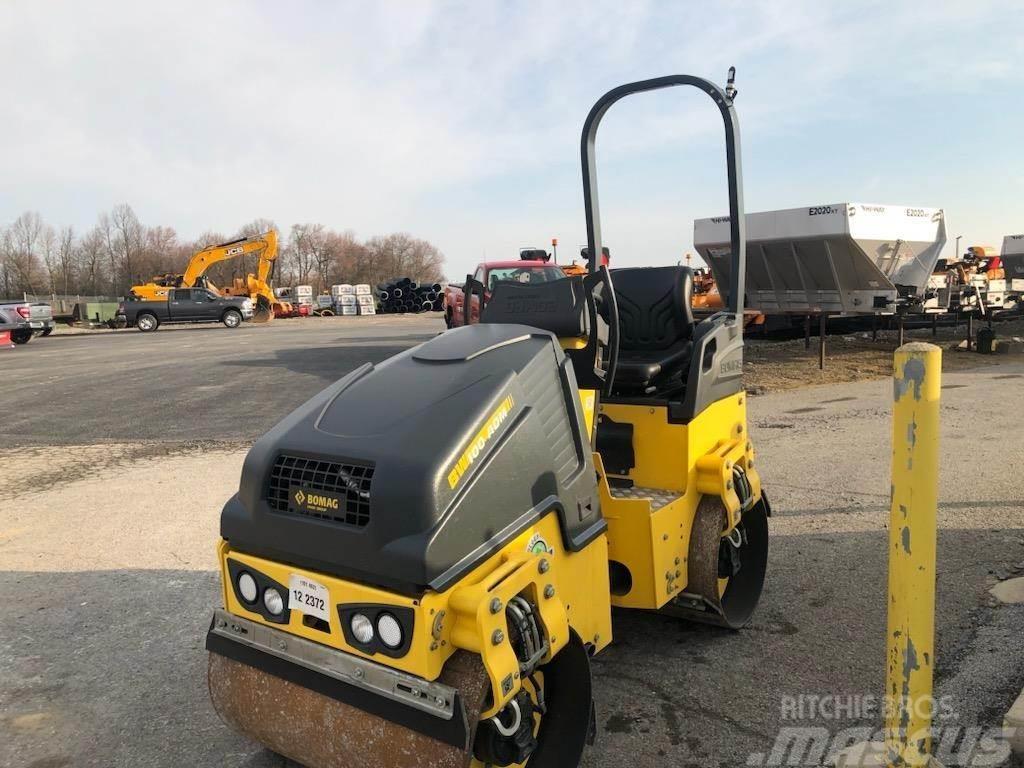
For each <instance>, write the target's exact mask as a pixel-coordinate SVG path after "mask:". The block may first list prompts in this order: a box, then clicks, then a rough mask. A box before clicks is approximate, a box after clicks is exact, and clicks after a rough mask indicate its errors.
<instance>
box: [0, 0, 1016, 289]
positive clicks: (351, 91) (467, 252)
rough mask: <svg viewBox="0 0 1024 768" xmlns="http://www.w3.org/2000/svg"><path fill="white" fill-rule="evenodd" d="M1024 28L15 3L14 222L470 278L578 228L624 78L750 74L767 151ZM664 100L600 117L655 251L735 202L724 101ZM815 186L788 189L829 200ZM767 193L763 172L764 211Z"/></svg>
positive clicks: (567, 10)
mask: <svg viewBox="0 0 1024 768" xmlns="http://www.w3.org/2000/svg"><path fill="white" fill-rule="evenodd" d="M1020 17H1021V11H1020V9H1019V3H1015V2H972V3H971V4H969V5H968V4H962V3H927V4H925V3H911V4H898V6H897V7H894V4H891V3H882V2H865V3H843V4H829V3H821V2H805V1H804V0H772V1H768V0H764V1H763V2H739V1H736V2H726V3H718V4H715V5H711V4H701V5H694V4H682V3H679V4H674V3H673V4H667V3H653V2H652V3H645V2H630V3H621V2H524V3H516V4H499V3H454V2H426V0H424V1H422V2H420V1H410V2H381V3H342V4H328V3H314V2H308V3H288V4H271V3H264V4H253V3H231V2H224V3H220V2H218V3H210V2H202V3H200V2H177V3H165V4H149V3H130V2H114V1H110V2H96V3H88V4H85V3H78V4H73V3H68V4H62V5H55V4H49V3H35V2H8V3H4V4H3V5H0V29H2V30H3V32H0V35H2V38H0V67H2V68H3V70H4V71H5V73H8V77H7V78H6V81H7V82H6V85H5V90H6V93H5V104H6V106H7V110H6V114H5V118H4V120H2V121H0V141H2V142H3V146H5V147H7V148H11V147H14V148H17V150H16V151H14V152H8V153H6V157H5V172H4V174H2V178H0V222H2V221H8V220H11V219H13V218H14V217H15V216H17V215H18V213H20V212H21V211H22V210H25V209H37V210H40V211H41V212H42V213H43V214H44V216H46V217H47V218H48V219H49V220H51V221H54V222H55V223H74V224H75V225H76V226H78V227H79V228H82V227H85V226H88V225H89V224H90V223H91V222H92V221H93V220H94V217H95V215H96V213H97V212H98V211H99V210H102V209H106V208H109V207H111V206H112V205H114V204H116V203H118V202H122V201H128V202H130V203H132V205H133V206H135V208H136V209H137V210H138V212H139V214H140V216H141V217H142V218H143V219H144V220H145V221H147V222H148V223H154V224H155V223H164V224H170V225H173V226H175V227H177V228H178V229H179V231H180V232H182V234H184V235H185V236H194V235H196V234H198V233H199V232H201V231H203V230H207V229H213V230H219V231H231V230H232V229H233V228H235V227H237V226H238V225H239V224H240V223H242V222H244V221H248V220H250V219H252V218H254V217H256V216H267V217H270V218H273V219H275V220H276V221H277V222H278V223H279V224H280V225H282V226H283V227H284V228H285V229H286V228H287V227H288V226H289V225H290V224H291V223H293V222H298V221H317V220H318V221H323V222H324V223H326V224H328V225H330V226H334V227H338V228H351V229H354V230H356V231H357V232H359V233H360V234H364V235H369V234H372V233H375V232H382V231H391V230H396V229H410V230H414V231H416V232H417V234H423V235H426V236H428V237H430V238H431V239H433V240H435V241H436V242H438V244H439V245H440V246H441V248H442V249H443V250H444V251H445V252H446V253H448V254H449V256H450V258H451V261H452V263H453V269H452V270H451V271H452V272H453V274H459V272H460V271H462V270H464V269H465V267H466V266H467V265H468V264H469V262H471V261H472V260H474V259H475V258H477V256H478V255H479V254H480V252H481V251H482V250H483V249H487V250H488V251H489V252H490V253H492V254H495V255H496V252H497V251H499V250H503V249H506V248H508V247H509V246H508V244H510V243H516V244H517V245H521V244H527V243H529V242H531V241H532V242H540V241H541V240H546V239H547V238H548V237H549V236H550V235H551V234H559V235H561V237H562V238H563V241H564V242H574V241H578V240H580V239H582V234H581V233H582V215H581V213H582V212H581V210H580V193H579V180H578V174H579V170H578V159H577V158H578V154H577V153H578V140H579V139H578V132H579V128H580V125H581V123H582V119H583V117H584V115H585V114H586V112H587V110H588V109H589V106H590V104H591V103H592V102H593V101H594V100H595V99H596V97H597V96H598V95H600V93H602V92H603V91H604V90H606V89H607V88H609V87H612V86H614V85H617V84H619V83H621V82H624V81H628V80H631V79H639V78H644V77H649V76H655V75H660V74H665V73H668V72H676V71H686V72H691V73H694V74H701V75H705V76H709V77H712V78H713V79H716V80H718V81H722V80H724V76H725V71H726V69H727V67H728V66H730V65H731V64H736V65H737V66H738V68H739V88H740V99H739V108H740V112H741V117H742V120H743V126H744V136H745V137H746V139H747V142H748V146H751V147H753V148H754V150H755V152H766V151H767V152H769V153H774V154H778V152H779V150H778V148H779V147H785V148H786V150H784V151H790V150H791V149H792V148H793V147H799V146H801V145H803V144H806V143H807V141H808V132H809V131H812V130H814V129H815V127H817V126H820V124H821V123H822V121H829V120H832V121H837V122H840V123H841V122H842V121H843V120H844V118H843V115H846V116H848V117H847V118H846V120H847V122H850V123H854V122H858V121H860V120H862V116H863V114H864V112H865V110H866V109H874V108H873V107H869V105H871V104H872V103H873V102H874V101H876V100H877V101H878V102H881V103H884V104H885V105H886V106H885V112H886V113H887V116H888V117H889V118H891V119H900V120H903V119H907V118H906V117H905V116H903V115H901V114H900V112H899V110H900V107H899V100H900V98H901V96H902V95H903V94H906V93H912V94H914V95H915V96H917V97H921V96H922V95H926V96H927V95H933V96H934V97H935V98H941V97H943V96H944V95H945V94H948V93H949V92H951V91H955V92H965V91H966V92H968V93H977V92H978V91H981V90H985V89H988V88H996V87H1004V88H1005V87H1007V84H1008V83H1012V82H1017V83H1019V80H1020V73H1019V70H1017V69H1016V68H1015V67H1013V66H1012V65H1011V62H1013V61H1016V60H1018V59H1019V58H1020V53H1021V42H1020V41H1019V39H1017V38H1016V37H1014V36H1013V35H1012V34H1011V32H1010V29H1011V27H1012V26H1013V25H1012V24H1010V23H1008V22H1009V20H1010V19H1012V18H1017V19H1020ZM1017 28H1019V25H1017ZM672 96H673V98H669V97H668V95H657V96H644V97H642V98H640V99H637V100H635V104H631V105H630V108H629V109H628V110H626V109H625V107H623V108H621V109H617V110H615V111H614V112H613V113H610V114H609V116H608V119H607V121H606V126H605V127H604V129H603V131H602V135H601V142H600V157H601V161H602V198H603V200H605V202H606V203H607V204H609V205H611V204H612V203H619V204H622V205H621V206H620V211H619V217H620V218H619V219H617V220H619V221H622V220H623V219H624V218H625V217H626V216H629V215H633V216H634V217H635V219H636V220H638V221H640V222H642V223H640V224H628V223H627V224H624V225H622V226H620V227H619V229H617V230H615V233H616V236H617V237H618V238H621V239H620V240H619V246H620V247H621V248H622V249H623V250H624V251H627V252H632V253H640V252H641V251H643V250H645V249H647V250H648V252H649V251H650V250H651V249H652V247H653V250H654V252H655V254H654V255H655V256H656V257H657V258H660V259H662V260H665V259H668V258H671V257H672V254H675V253H678V252H680V251H681V250H682V249H683V248H684V247H686V246H688V239H689V233H688V227H689V222H690V221H691V220H692V218H693V217H694V216H699V215H706V214H710V213H714V212H715V211H716V210H717V209H719V208H720V207H721V206H722V203H723V201H724V194H723V193H722V190H723V189H724V182H722V181H721V178H720V177H721V164H720V162H718V161H715V162H714V163H712V162H710V161H707V162H705V160H704V158H705V156H709V157H710V156H711V155H712V154H713V153H715V152H718V151H720V146H721V138H720V133H721V128H720V124H719V123H718V122H717V120H718V118H717V115H716V114H715V111H714V110H713V109H710V108H709V105H708V104H707V103H706V98H705V97H702V96H700V95H699V94H692V95H689V96H687V97H686V98H675V94H672ZM910 119H912V120H921V119H924V118H922V116H920V115H913V116H911V117H910ZM838 130H839V131H840V132H842V127H841V126H840V127H839V129H838ZM878 130H879V133H878V134H877V135H876V136H872V137H869V139H868V140H871V141H879V140H884V135H885V134H884V130H883V129H882V128H879V129H878ZM880 137H881V138H880ZM773 145H774V146H775V147H776V149H775V150H774V152H773V150H772V146H773ZM694 152H697V153H698V155H699V156H698V157H696V158H695V157H694V155H693V153H694ZM684 160H687V161H688V162H687V163H684V162H683V161H684ZM677 163H678V165H676V164H677ZM763 165H764V166H766V167H769V166H770V165H771V164H770V163H764V164H763ZM677 167H678V169H679V170H678V175H677V176H676V177H675V180H673V178H672V177H668V178H666V177H665V173H664V171H665V169H667V168H673V169H674V168H677ZM748 167H749V168H750V169H756V168H757V167H758V164H757V163H756V162H755V163H754V164H752V165H750V166H748ZM694 168H695V169H696V170H695V173H696V175H694V176H692V177H688V176H687V175H686V174H688V173H690V172H691V170H690V169H694ZM644 173H647V174H648V175H649V176H650V177H651V178H656V179H658V180H659V183H660V182H665V183H666V184H667V189H666V190H665V191H661V190H654V189H647V188H646V185H645V184H644V183H643V181H642V179H639V178H638V176H639V175H640V174H644ZM878 175H879V174H878V173H877V172H867V173H865V179H866V180H869V179H872V178H877V177H878ZM748 179H749V175H748ZM815 183H816V180H815V179H814V178H808V179H805V180H804V182H803V184H802V185H797V191H798V192H799V190H801V189H802V190H804V191H803V194H804V195H806V196H808V197H816V195H815V194H814V189H815ZM770 186H771V184H768V183H766V182H765V181H763V180H762V181H760V182H758V181H756V180H755V181H754V182H753V184H752V185H751V189H752V190H757V191H758V194H757V196H758V198H759V202H763V203H765V204H766V205H764V206H762V207H773V206H774V202H775V201H773V200H771V199H770V197H769V195H764V196H763V197H764V198H765V199H764V200H763V201H762V200H760V198H762V195H761V194H760V190H762V189H764V188H768V187H770ZM620 188H622V189H628V190H629V192H630V196H629V199H623V197H622V195H620V194H617V192H616V190H617V189H620ZM707 192H711V193H712V194H711V195H710V197H711V198H712V199H710V200H708V201H707V202H702V200H704V199H707V197H708V195H707V194H706V193H707ZM856 196H857V190H856V189H854V190H851V193H850V197H856ZM799 202H800V201H797V202H796V203H793V201H791V200H783V201H779V205H780V206H781V205H787V204H799ZM657 214H663V215H664V216H665V219H666V220H665V221H664V223H661V224H659V223H658V222H656V221H655V220H654V217H655V215H657ZM502 225H507V226H512V227H515V228H516V231H511V232H509V231H502V230H500V229H499V228H500V227H501V226H502ZM680 233H683V234H682V237H683V240H682V241H681V242H680V243H679V245H676V246H672V245H670V243H673V242H677V241H679V238H680ZM652 244H653V246H652Z"/></svg>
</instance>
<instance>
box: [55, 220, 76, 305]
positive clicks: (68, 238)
mask: <svg viewBox="0 0 1024 768" xmlns="http://www.w3.org/2000/svg"><path fill="white" fill-rule="evenodd" d="M76 257H77V246H76V245H75V230H74V229H72V228H71V227H61V230H60V234H59V235H58V236H57V272H58V277H59V281H60V282H59V286H58V287H59V288H60V290H61V291H62V292H63V293H64V294H65V295H67V294H68V293H70V292H71V288H72V286H73V285H74V283H75V278H76V275H75V266H76V265H75V260H76ZM54 293H56V291H54Z"/></svg>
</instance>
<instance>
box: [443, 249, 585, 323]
mask: <svg viewBox="0 0 1024 768" xmlns="http://www.w3.org/2000/svg"><path fill="white" fill-rule="evenodd" d="M467 277H471V278H473V279H474V280H478V281H479V282H481V283H482V284H483V286H484V304H486V303H487V300H488V299H489V298H491V291H493V290H494V286H495V285H496V284H498V283H500V282H502V281H506V280H507V281H510V282H519V283H547V282H550V281H552V280H561V279H563V278H564V277H565V272H563V271H562V268H561V267H559V266H557V265H555V264H550V263H549V262H547V261H541V260H539V259H536V260H534V259H515V260H509V261H487V262H483V263H481V264H478V265H477V268H476V271H475V272H474V273H473V274H472V275H467ZM465 300H466V294H465V292H464V291H463V286H461V285H458V284H451V283H449V284H448V287H447V288H446V289H445V291H444V320H445V323H446V324H447V325H448V327H449V328H455V327H456V326H459V325H462V324H463V319H464V310H463V305H464V303H465ZM469 314H470V322H476V321H477V320H479V319H480V297H479V296H477V295H475V294H474V295H473V296H472V297H471V299H470V303H469Z"/></svg>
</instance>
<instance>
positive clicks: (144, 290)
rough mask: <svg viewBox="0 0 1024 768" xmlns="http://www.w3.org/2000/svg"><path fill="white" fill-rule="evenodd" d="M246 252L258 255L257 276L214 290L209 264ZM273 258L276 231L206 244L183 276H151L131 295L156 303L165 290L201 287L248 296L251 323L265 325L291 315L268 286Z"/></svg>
mask: <svg viewBox="0 0 1024 768" xmlns="http://www.w3.org/2000/svg"><path fill="white" fill-rule="evenodd" d="M249 253H259V266H258V268H257V273H258V274H256V275H253V274H251V273H250V274H249V275H248V276H247V277H246V280H245V281H242V280H240V279H238V278H236V279H235V283H234V285H233V286H232V287H230V288H218V287H217V286H215V285H214V284H213V283H212V282H211V281H210V280H209V278H207V277H206V275H205V273H206V270H207V269H209V268H210V267H211V266H212V265H213V264H216V263H218V262H220V261H225V260H227V259H234V258H237V257H239V256H244V255H246V254H249ZM276 259H277V232H275V231H274V230H269V231H267V232H264V233H262V234H260V235H252V236H250V237H241V238H239V239H237V240H231V241H230V242H227V243H218V244H217V245H209V246H207V247H206V248H203V249H202V250H201V251H197V252H196V253H195V254H194V255H193V256H192V259H191V260H190V261H189V263H188V267H186V269H185V274H183V275H163V276H161V277H154V278H153V280H152V282H149V283H145V284H143V285H135V286H132V289H131V292H132V294H134V295H135V296H137V297H138V298H140V299H144V300H146V301H153V300H157V301H159V300H160V299H164V298H166V297H167V293H168V291H170V290H172V289H174V288H191V287H193V286H195V285H201V286H202V287H204V288H208V289H210V290H212V291H215V292H217V293H220V294H223V295H225V296H249V297H250V298H251V299H252V300H253V302H255V304H256V312H255V314H254V315H253V322H254V323H266V322H269V321H270V320H271V319H273V317H274V316H275V314H277V315H281V314H283V315H286V316H287V315H290V314H291V305H290V304H285V303H284V302H281V301H280V300H279V299H278V298H277V297H275V296H274V291H273V289H272V288H271V287H270V283H269V280H270V276H271V274H272V270H273V265H274V262H275V260H276Z"/></svg>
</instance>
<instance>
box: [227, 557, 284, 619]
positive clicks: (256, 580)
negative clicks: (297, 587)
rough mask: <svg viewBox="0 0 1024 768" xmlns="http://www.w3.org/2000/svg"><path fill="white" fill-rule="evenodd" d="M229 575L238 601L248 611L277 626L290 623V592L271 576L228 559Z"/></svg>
mask: <svg viewBox="0 0 1024 768" xmlns="http://www.w3.org/2000/svg"><path fill="white" fill-rule="evenodd" d="M228 575H229V576H230V578H231V585H232V588H233V590H234V593H235V596H236V597H237V598H238V601H239V602H240V603H241V604H242V605H243V606H244V607H245V608H247V609H248V610H250V611H252V612H254V613H258V614H260V615H261V616H262V617H263V618H265V619H267V620H268V621H273V622H275V623H277V624H286V623H287V622H288V615H289V614H288V590H287V589H285V587H284V586H282V585H281V584H278V583H277V582H276V581H274V580H273V579H271V578H270V577H269V576H265V575H264V574H262V573H260V572H259V571H256V570H255V569H253V568H250V567H249V566H247V565H243V564H242V563H239V562H238V561H236V560H231V559H228Z"/></svg>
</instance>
